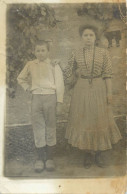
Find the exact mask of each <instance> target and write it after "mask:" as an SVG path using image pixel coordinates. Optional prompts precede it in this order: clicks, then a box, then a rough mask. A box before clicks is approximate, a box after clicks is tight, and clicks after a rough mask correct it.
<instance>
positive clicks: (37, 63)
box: [17, 40, 64, 172]
mask: <svg viewBox="0 0 127 194" xmlns="http://www.w3.org/2000/svg"><path fill="white" fill-rule="evenodd" d="M35 56H36V59H35V60H33V61H29V62H28V63H27V64H26V66H25V67H24V69H23V70H22V72H21V73H20V75H19V76H18V78H17V80H18V83H19V84H20V85H21V86H22V87H23V88H24V90H26V91H30V92H31V93H32V103H31V112H32V115H31V116H32V127H33V133H34V140H35V146H36V149H37V155H38V159H37V160H36V162H35V170H36V171H37V172H41V171H42V170H43V169H44V166H45V167H46V169H47V170H48V171H52V170H54V169H55V164H54V161H53V148H54V146H55V145H56V104H57V102H60V103H62V102H63V95H64V81H63V75H62V71H61V68H60V66H59V65H58V63H53V62H51V60H50V59H49V44H48V42H46V41H44V40H43V41H37V42H36V45H35ZM30 82H31V83H30ZM45 149H46V162H45V164H44V153H45Z"/></svg>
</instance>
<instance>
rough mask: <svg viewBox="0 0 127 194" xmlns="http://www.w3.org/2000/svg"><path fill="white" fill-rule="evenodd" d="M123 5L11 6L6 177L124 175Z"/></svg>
mask: <svg viewBox="0 0 127 194" xmlns="http://www.w3.org/2000/svg"><path fill="white" fill-rule="evenodd" d="M125 15H126V4H125V3H29V4H27V3H18V4H16V3H12V4H11V3H10V4H8V5H7V9H6V105H5V111H4V112H5V115H4V139H5V140H4V169H3V174H4V176H5V177H9V178H24V177H25V178H28V179H32V178H35V179H36V178H40V179H77V178H80V179H88V178H111V177H121V176H125V175H126V141H127V140H126V137H127V130H126V43H127V42H126V32H127V25H126V17H125Z"/></svg>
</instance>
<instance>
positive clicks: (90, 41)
mask: <svg viewBox="0 0 127 194" xmlns="http://www.w3.org/2000/svg"><path fill="white" fill-rule="evenodd" d="M82 39H83V41H84V43H85V45H87V46H92V45H94V43H95V40H96V35H95V33H94V31H93V30H91V29H85V30H84V32H83V33H82Z"/></svg>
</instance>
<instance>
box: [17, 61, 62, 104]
mask: <svg viewBox="0 0 127 194" xmlns="http://www.w3.org/2000/svg"><path fill="white" fill-rule="evenodd" d="M51 63H52V61H51V60H50V59H49V58H47V59H46V60H45V61H43V62H41V63H39V61H38V60H37V59H36V60H33V61H29V62H28V63H27V64H26V66H25V67H24V69H23V70H22V71H21V73H20V74H19V76H18V78H17V80H18V83H19V84H20V85H21V86H22V87H23V89H24V90H27V89H28V88H29V87H30V85H31V89H30V90H31V91H32V93H33V94H55V93H56V96H57V102H63V97H64V80H63V74H62V70H61V68H60V66H59V65H58V64H55V65H54V66H53V65H52V64H51ZM31 74H32V79H31V80H32V83H31V84H30V83H29V78H30V76H31Z"/></svg>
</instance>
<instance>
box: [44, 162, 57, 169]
mask: <svg viewBox="0 0 127 194" xmlns="http://www.w3.org/2000/svg"><path fill="white" fill-rule="evenodd" d="M45 167H46V169H47V171H54V170H55V163H54V161H53V160H47V161H46V162H45Z"/></svg>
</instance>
